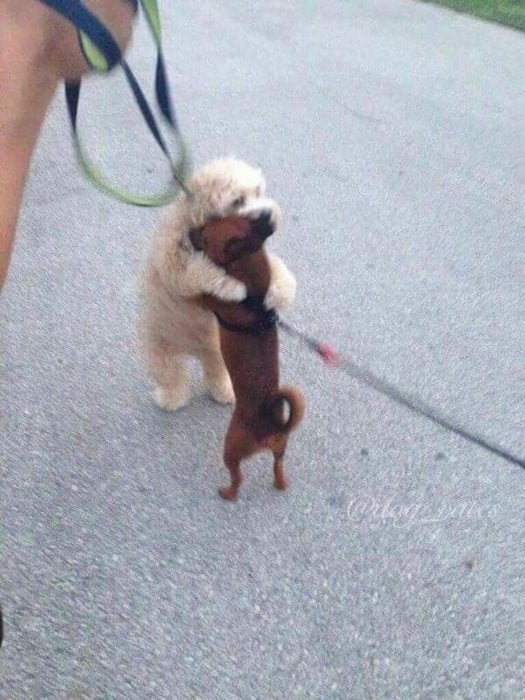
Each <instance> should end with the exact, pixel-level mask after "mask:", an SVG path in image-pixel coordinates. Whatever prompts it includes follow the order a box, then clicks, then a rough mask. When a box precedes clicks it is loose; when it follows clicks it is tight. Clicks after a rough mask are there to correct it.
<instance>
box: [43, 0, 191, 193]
mask: <svg viewBox="0 0 525 700" xmlns="http://www.w3.org/2000/svg"><path fill="white" fill-rule="evenodd" d="M41 2H43V3H44V4H46V5H48V6H49V7H51V8H52V9H54V10H55V11H56V12H58V13H60V14H61V15H62V16H63V17H65V18H66V19H67V20H69V21H70V22H71V23H72V24H73V25H74V26H75V27H76V28H77V31H78V37H79V43H80V47H81V49H82V52H83V54H84V56H85V58H86V61H87V63H88V65H89V66H90V68H91V69H92V70H93V71H95V72H98V73H107V72H109V71H110V70H112V68H114V67H115V66H116V65H120V66H121V67H122V69H123V70H124V74H125V76H126V79H127V81H128V84H129V86H130V88H131V91H132V93H133V96H134V97H135V101H136V103H137V106H138V107H139V109H140V111H141V113H142V116H143V118H144V120H145V122H146V125H147V127H148V128H149V130H150V132H151V134H152V136H153V138H154V139H155V141H156V142H157V144H158V146H159V148H160V149H161V151H162V152H163V154H164V156H165V158H166V159H167V161H168V165H169V168H170V172H171V175H172V180H171V181H170V182H169V183H168V184H167V186H166V187H165V189H164V190H163V191H162V192H161V193H159V194H158V195H153V196H148V195H138V194H134V193H130V192H127V191H125V190H123V189H121V188H119V187H117V186H115V185H113V184H111V183H110V182H109V180H107V179H106V178H105V176H104V175H103V174H102V172H101V171H100V170H99V169H98V167H97V166H96V165H95V164H94V163H93V162H92V161H91V160H90V159H89V157H88V156H87V155H86V151H85V149H84V147H83V145H82V142H81V140H80V137H79V135H78V128H77V117H78V104H79V99H80V87H81V81H80V80H78V81H74V82H67V83H66V87H65V90H66V102H67V107H68V112H69V116H70V121H71V128H72V137H73V145H74V148H75V152H76V157H77V161H78V163H79V165H80V168H81V169H82V171H83V172H84V174H85V175H86V177H87V178H88V179H89V180H90V181H91V182H92V183H93V184H94V185H95V186H96V187H98V189H99V190H101V191H102V192H105V193H106V194H108V195H110V196H111V197H113V198H115V199H117V200H119V201H121V202H125V203H126V204H134V205H136V206H141V207H160V206H165V205H166V204H169V203H170V202H171V201H173V199H174V197H175V196H176V194H177V192H178V191H179V190H183V191H184V192H186V194H191V192H190V190H189V188H188V186H187V184H186V182H187V179H188V176H189V172H190V157H189V151H188V148H187V146H186V144H185V142H184V139H183V138H182V135H181V133H180V130H179V127H178V124H177V120H176V117H175V110H174V108H173V103H172V101H171V96H170V91H169V86H168V81H167V77H166V68H165V63H164V56H163V53H162V28H161V21H160V14H159V9H158V4H157V0H140V7H141V9H142V12H143V14H144V16H145V18H146V21H147V24H148V27H149V30H150V33H151V36H152V38H153V41H154V43H155V46H156V47H157V66H156V75H155V96H156V101H157V105H158V107H159V110H160V113H161V115H162V118H163V122H164V125H165V127H166V129H167V131H168V132H169V133H170V136H171V140H172V142H173V145H174V147H175V152H176V156H175V157H172V155H171V151H170V149H169V148H168V146H167V143H166V141H165V139H164V137H163V135H162V132H161V129H160V127H159V124H158V122H157V119H156V118H155V116H154V114H153V111H152V109H151V107H150V105H149V103H148V101H147V99H146V97H145V95H144V92H143V90H142V88H141V87H140V85H139V82H138V81H137V79H136V77H135V75H134V74H133V72H132V70H131V68H130V67H129V65H128V64H127V62H126V60H125V59H124V57H123V55H122V52H121V51H120V48H119V46H118V44H117V42H116V41H115V39H114V37H113V36H112V34H111V33H110V32H109V30H108V29H107V27H105V25H104V24H102V22H101V21H100V20H99V19H98V18H97V16H96V15H95V14H93V13H92V12H91V11H90V10H89V9H88V8H87V7H86V6H85V5H84V4H83V3H82V2H81V0H41ZM131 2H132V4H133V6H134V8H135V11H137V10H138V6H139V2H138V0H131Z"/></svg>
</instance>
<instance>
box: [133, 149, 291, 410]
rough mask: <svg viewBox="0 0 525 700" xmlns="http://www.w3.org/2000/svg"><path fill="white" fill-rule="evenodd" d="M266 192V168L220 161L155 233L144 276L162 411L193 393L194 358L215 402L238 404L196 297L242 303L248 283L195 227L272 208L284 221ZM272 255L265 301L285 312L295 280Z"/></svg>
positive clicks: (147, 330) (209, 317) (214, 332)
mask: <svg viewBox="0 0 525 700" xmlns="http://www.w3.org/2000/svg"><path fill="white" fill-rule="evenodd" d="M265 189H266V184H265V180H264V177H263V174H262V172H261V171H260V170H258V169H256V168H253V167H252V166H250V165H248V164H247V163H244V162H243V161H241V160H237V159H235V158H225V159H221V160H216V161H213V162H211V163H209V164H207V165H205V166H204V167H203V168H202V169H201V170H200V171H199V172H197V173H196V174H195V175H194V177H193V178H192V180H191V182H190V190H191V192H192V196H187V195H186V194H181V195H179V197H178V199H177V200H176V202H175V203H174V204H173V205H172V206H171V207H169V208H168V209H167V210H166V213H165V215H164V217H163V220H162V222H161V224H160V226H159V227H158V229H157V230H156V232H155V235H154V238H153V244H152V248H151V251H150V255H149V258H148V262H147V268H146V275H145V280H144V315H143V326H144V327H143V333H142V337H143V341H144V343H143V344H144V351H145V356H146V359H147V363H148V368H149V371H150V373H151V375H152V377H153V379H154V381H155V383H156V388H155V390H154V392H153V396H154V398H155V401H156V402H157V404H158V405H159V406H160V407H161V408H163V409H166V410H171V411H174V410H176V409H178V408H180V407H181V406H184V405H185V404H186V403H187V402H188V400H189V398H190V389H189V382H188V370H187V367H186V357H187V356H194V357H197V358H199V359H200V361H201V363H202V367H203V370H204V377H205V381H206V384H207V386H208V388H209V390H210V393H211V395H212V396H213V398H214V399H215V400H216V401H218V402H219V403H233V401H234V394H233V388H232V384H231V380H230V377H229V375H228V371H227V369H226V367H225V365H224V361H223V359H222V355H221V351H220V343H219V330H218V325H217V321H216V319H215V317H214V315H213V314H212V313H211V312H210V311H208V310H206V309H204V308H202V307H201V306H200V305H199V304H197V302H196V298H197V297H199V296H200V295H201V294H205V293H207V294H213V295H214V296H216V297H218V298H220V299H223V300H225V301H242V300H243V299H244V298H245V297H246V288H245V286H244V285H243V284H242V283H240V282H238V281H237V280H236V279H234V278H232V277H229V276H228V275H227V274H226V273H225V272H224V270H222V269H221V268H219V267H217V266H216V265H215V264H214V263H212V262H211V260H210V259H209V258H207V257H206V256H205V255H204V254H203V253H202V252H199V251H196V250H195V249H194V248H193V246H192V244H191V241H190V238H189V232H190V230H191V229H193V228H198V227H199V226H202V225H203V224H205V223H206V222H207V221H209V220H210V218H212V217H217V216H218V217H224V216H229V215H232V214H237V215H240V216H253V215H256V214H257V212H258V211H262V210H267V211H270V212H271V213H272V220H273V223H274V225H275V226H277V224H278V222H279V220H280V209H279V206H278V205H277V203H276V202H274V201H273V200H272V199H269V198H266V197H265V196H264V195H265ZM269 258H270V265H271V270H272V278H271V283H270V287H269V289H268V294H267V296H266V299H265V304H266V306H267V307H268V308H274V309H277V310H279V309H282V308H285V307H287V306H290V305H291V304H292V303H293V301H294V298H295V288H296V283H295V278H294V277H293V275H292V274H291V272H290V271H289V270H288V268H287V267H286V266H285V264H284V263H283V262H282V260H280V258H278V257H277V256H275V255H273V254H271V253H270V254H269Z"/></svg>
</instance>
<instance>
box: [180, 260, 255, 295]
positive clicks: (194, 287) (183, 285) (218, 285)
mask: <svg viewBox="0 0 525 700" xmlns="http://www.w3.org/2000/svg"><path fill="white" fill-rule="evenodd" d="M177 284H178V287H179V291H180V293H181V294H182V295H183V296H185V297H196V296H200V295H201V294H212V295H213V296H214V297H217V299H221V300H222V301H243V299H246V296H247V290H246V286H245V285H244V284H243V283H242V282H239V280H236V279H235V278H234V277H230V276H229V275H227V274H226V272H225V271H224V270H223V269H221V268H220V267H218V266H217V265H215V263H213V262H212V261H211V260H210V259H209V258H207V257H206V256H204V255H203V254H196V255H194V256H193V257H192V259H191V260H190V261H189V262H188V265H187V267H186V269H185V270H184V273H183V275H182V278H179V279H178V280H177Z"/></svg>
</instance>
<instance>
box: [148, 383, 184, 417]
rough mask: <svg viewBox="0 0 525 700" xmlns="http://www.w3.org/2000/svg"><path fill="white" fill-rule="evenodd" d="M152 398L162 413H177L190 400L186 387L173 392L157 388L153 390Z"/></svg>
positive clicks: (172, 390) (164, 388)
mask: <svg viewBox="0 0 525 700" xmlns="http://www.w3.org/2000/svg"><path fill="white" fill-rule="evenodd" d="M152 396H153V400H154V401H155V403H156V404H157V406H158V407H159V408H161V409H162V410H163V411H178V410H179V408H183V406H186V404H187V403H188V401H189V400H190V393H189V391H188V389H187V388H186V387H184V388H183V389H181V388H180V387H179V388H178V389H176V390H174V389H166V387H163V386H158V387H156V388H155V389H154V391H153V393H152Z"/></svg>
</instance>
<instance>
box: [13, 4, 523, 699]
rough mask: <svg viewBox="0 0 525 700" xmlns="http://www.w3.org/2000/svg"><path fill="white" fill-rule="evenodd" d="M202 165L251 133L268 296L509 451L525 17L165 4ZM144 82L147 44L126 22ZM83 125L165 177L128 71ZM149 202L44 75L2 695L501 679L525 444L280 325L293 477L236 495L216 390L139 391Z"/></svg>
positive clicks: (515, 381) (28, 212)
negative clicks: (353, 365) (212, 395)
mask: <svg viewBox="0 0 525 700" xmlns="http://www.w3.org/2000/svg"><path fill="white" fill-rule="evenodd" d="M163 4H164V8H163V11H164V32H165V41H166V52H167V57H168V63H169V67H170V79H171V82H172V85H173V89H174V97H175V100H176V104H177V107H178V114H179V119H180V121H181V124H182V125H183V127H184V130H185V133H186V135H187V137H188V139H189V140H190V142H191V144H192V146H193V152H194V159H195V162H196V163H197V164H199V163H202V162H204V161H206V160H208V159H210V158H214V157H217V156H220V155H229V154H236V155H238V156H239V157H242V158H245V159H246V160H248V161H250V162H253V163H259V164H260V165H261V166H262V167H263V168H264V170H265V172H266V174H267V179H268V184H269V191H270V193H271V194H272V195H273V196H275V197H276V199H277V200H278V201H279V202H280V203H281V205H282V208H283V211H284V213H285V223H284V225H283V227H282V230H280V231H279V232H278V233H277V234H276V236H275V237H274V239H273V240H272V241H271V247H272V248H273V249H274V250H276V251H277V252H279V253H280V254H281V255H282V256H283V258H284V259H285V260H286V261H287V263H288V264H289V266H290V267H291V269H292V270H294V271H295V273H296V275H297V278H298V282H299V290H300V292H299V297H298V301H297V304H296V307H295V308H294V310H293V311H292V312H291V313H290V314H288V316H287V318H288V320H289V321H291V322H293V323H294V324H295V325H296V326H298V327H299V328H302V329H303V330H306V331H308V332H310V333H312V334H314V335H316V336H319V337H320V338H323V339H327V340H330V341H332V342H333V344H335V345H336V346H337V347H338V348H339V349H341V350H342V351H344V352H346V353H348V354H349V355H350V356H351V357H352V358H354V359H355V360H356V361H358V362H360V363H362V364H364V365H366V366H367V367H370V368H371V369H372V370H373V371H375V372H376V373H377V374H379V375H380V376H382V377H384V378H385V379H388V380H389V381H392V382H394V383H396V384H397V385H398V386H400V387H401V388H402V389H403V390H406V391H408V392H411V393H413V394H415V395H417V396H418V397H419V398H421V399H422V400H425V401H426V402H428V403H430V404H432V405H434V406H436V407H437V408H439V409H440V410H441V411H442V412H443V413H445V414H446V415H447V416H449V417H450V418H452V419H454V420H456V421H457V422H459V423H460V424H461V425H462V426H464V427H466V428H469V429H471V430H473V431H475V432H477V433H479V434H481V435H483V436H485V437H486V438H487V439H490V440H491V441H494V442H497V443H499V444H501V445H502V446H504V447H505V448H507V449H508V450H510V451H512V452H513V453H515V454H517V455H521V456H522V457H523V455H524V454H525V431H524V414H525V405H524V365H525V362H524V347H525V334H524V324H523V308H524V296H523V288H524V281H525V280H524V269H525V244H524V238H523V235H524V231H523V218H522V214H521V213H520V204H522V202H520V197H521V195H522V192H523V189H522V185H520V182H519V172H518V168H519V164H520V160H521V161H522V160H523V120H522V118H523V113H524V92H523V66H524V65H525V42H524V37H523V35H521V34H519V33H518V32H515V31H512V30H510V29H505V28H502V27H499V26H494V25H490V24H487V23H484V22H481V21H479V20H476V19H472V18H469V17H466V16H462V15H458V14H454V13H451V12H449V11H447V10H444V9H441V8H436V7H433V6H429V5H426V4H425V5H423V4H417V3H413V2H408V1H406V2H400V1H399V2H398V1H396V2H388V3H386V2H379V0H373V1H372V2H371V1H369V0H366V1H365V0H361V1H357V0H356V1H354V2H351V3H350V2H336V1H335V0H326V2H323V3H314V2H297V3H288V2H278V1H277V0H270V1H266V2H262V1H260V0H256V1H255V2H250V3H246V2H241V1H240V0H224V2H221V3H213V2H208V1H206V2H199V3H173V6H172V4H171V3H163ZM130 60H131V62H132V64H133V65H134V66H135V67H136V68H137V71H138V73H139V75H140V76H141V77H142V79H143V80H144V81H146V80H147V79H149V78H151V76H152V73H153V68H154V54H153V49H152V46H151V42H150V41H149V39H148V37H147V34H146V33H144V32H143V31H142V30H141V31H139V32H138V33H137V36H136V40H135V46H134V49H133V51H132V53H131V56H130ZM81 130H82V134H83V137H84V139H85V142H86V144H88V148H89V150H90V152H91V153H92V154H94V156H95V157H96V158H97V159H99V160H100V162H103V163H104V164H105V165H106V167H107V169H108V170H109V172H110V174H111V176H112V177H113V178H115V179H116V178H119V181H120V182H121V183H125V184H128V185H130V186H135V187H136V188H139V189H147V188H148V187H149V186H150V185H151V186H154V185H155V183H157V184H158V183H159V182H162V179H163V178H164V177H165V176H166V173H165V172H164V170H163V166H162V164H161V163H160V160H159V158H158V156H157V152H156V150H155V149H154V148H153V146H152V145H151V143H150V139H149V136H148V135H147V133H146V132H145V131H144V127H143V125H142V122H141V119H140V117H139V116H138V114H137V112H136V110H135V108H134V105H133V103H132V100H131V98H130V97H129V95H128V93H127V91H126V90H125V88H124V86H123V81H122V78H121V77H119V76H116V77H114V78H112V79H111V80H94V81H93V82H91V83H90V84H88V85H86V89H85V90H84V91H83V101H82V104H81ZM157 217H158V213H157V212H151V211H145V210H140V209H133V208H128V207H125V206H124V205H120V204H117V203H114V202H112V201H111V200H109V199H106V198H105V197H104V196H102V195H100V194H99V193H97V191H95V190H94V189H93V188H92V187H90V186H89V185H88V184H87V183H86V182H85V181H84V180H83V179H82V177H81V175H80V174H79V173H78V171H77V169H76V167H75V164H74V158H73V155H72V150H71V146H70V140H69V133H68V126H67V121H66V116H65V111H64V105H63V99H62V96H61V95H59V96H57V100H56V104H55V105H54V107H53V110H52V112H51V114H50V116H49V119H48V121H47V123H46V127H45V129H44V132H43V134H42V138H41V141H40V144H39V149H38V153H37V155H36V158H35V161H34V167H33V173H32V177H31V180H30V182H29V185H28V189H27V193H26V199H25V208H24V213H23V216H22V220H21V223H20V235H19V239H18V242H17V249H16V255H15V258H14V260H13V266H12V268H11V274H10V278H9V285H8V288H7V290H6V292H5V296H4V297H3V299H2V308H1V317H2V350H1V353H2V355H1V357H2V360H1V361H2V377H1V396H2V402H1V410H2V432H1V448H2V449H1V455H2V465H1V467H2V472H1V484H0V488H1V502H0V511H1V514H0V515H1V525H2V540H3V541H2V548H3V552H2V559H1V571H0V578H1V588H0V590H1V603H2V606H3V611H4V628H5V640H4V646H3V648H2V650H1V651H0V697H1V698H2V699H5V700H18V699H23V700H26V699H27V698H38V699H40V698H53V699H54V698H65V699H68V700H69V699H71V698H111V699H113V698H126V699H137V700H143V699H144V698H155V699H157V698H170V699H171V698H177V699H178V698H181V699H183V698H193V699H197V698H200V699H205V700H209V699H215V698H218V699H220V700H223V699H225V700H226V699H229V698H242V699H244V698H246V699H248V698H250V699H251V698H261V699H266V698H276V699H280V698H287V697H293V698H319V699H321V698H322V699H323V700H324V699H325V698H341V699H347V698H357V699H361V698H366V699H377V700H379V699H381V700H387V699H388V700H390V699H391V698H393V699H397V698H400V699H405V698H410V699H412V698H424V699H427V698H451V699H455V700H459V699H467V698H468V699H472V700H478V699H480V698H481V699H484V698H491V699H492V698H503V699H505V700H506V699H509V698H511V699H514V698H515V699H516V700H518V699H520V700H521V698H523V697H524V692H525V691H524V688H525V656H524V648H525V645H524V630H525V566H524V553H523V525H524V516H525V505H524V498H523V488H524V485H525V472H524V471H523V470H522V469H520V468H519V467H518V466H515V465H512V464H509V463H507V462H505V461H504V460H502V459H499V458H497V457H495V456H493V455H491V454H489V453H487V452H485V451H483V450H482V449H480V448H479V447H476V446H474V445H471V444H469V443H468V442H466V441H465V440H463V439H461V438H460V437H457V436H454V435H451V434H450V433H448V432H447V431H446V430H443V429H441V428H439V427H437V426H435V425H433V424H432V423H430V422H428V421H426V420H425V419H424V418H421V417H418V416H415V415H413V414H411V413H409V412H407V411H406V410H404V409H402V408H400V407H399V406H397V405H396V404H394V403H392V402H391V401H389V400H388V399H385V398H384V397H382V396H380V395H378V394H377V393H376V392H374V391H373V390H371V389H368V388H366V387H364V386H361V385H359V384H358V383H357V382H355V381H354V380H352V379H350V378H348V377H346V376H345V375H343V374H341V373H339V372H338V371H337V370H333V369H330V368H327V367H325V366H324V365H323V364H322V363H321V362H320V360H319V359H318V358H316V357H315V356H313V355H311V354H309V353H308V351H306V350H305V349H304V348H303V347H302V346H301V345H299V344H298V343H297V342H295V341H293V340H291V339H288V338H286V337H283V338H282V349H281V353H282V373H283V377H284V379H285V380H286V381H287V382H290V383H294V384H297V385H299V386H300V387H302V389H303V390H304V393H305V395H306V399H307V402H308V413H307V419H306V421H305V423H304V425H303V426H302V428H301V429H300V431H299V432H298V433H297V434H296V435H295V436H294V438H293V439H292V440H291V442H290V448H289V451H288V460H287V462H288V469H289V474H290V478H291V487H290V490H289V491H288V492H286V493H279V492H276V491H274V490H273V489H272V487H271V473H270V471H271V470H270V464H269V461H268V460H267V459H265V458H257V459H256V460H255V462H254V463H252V464H251V465H249V466H248V467H247V468H246V481H245V485H244V487H243V490H242V493H241V497H240V500H239V502H238V503H237V504H236V505H232V504H230V503H225V502H223V501H221V500H220V499H219V498H218V496H217V487H218V486H219V485H220V484H221V483H225V480H226V473H225V470H224V468H223V466H222V464H221V449H222V440H223V436H224V431H225V427H226V425H227V422H228V416H229V410H228V409H225V408H222V407H219V406H217V405H215V404H213V403H212V402H211V400H209V399H208V398H207V397H206V396H205V395H204V394H203V392H202V391H201V390H200V389H199V384H198V381H197V385H196V391H197V393H198V394H199V395H198V397H197V398H196V399H195V400H194V401H193V403H192V404H191V405H190V406H189V407H188V408H187V409H185V410H184V411H183V412H181V413H179V414H175V415H170V414H165V413H162V412H161V411H159V410H158V409H156V408H155V406H154V405H153V404H152V402H151V400H150V396H149V391H150V385H149V382H148V380H147V378H146V377H145V375H144V371H143V367H142V363H141V359H140V356H139V354H138V351H137V343H136V332H135V328H136V319H137V312H138V308H139V306H138V294H137V289H138V279H139V276H140V269H141V264H142V260H143V259H144V253H145V251H146V250H147V245H148V241H149V237H150V231H151V229H152V227H153V226H154V224H155V222H156V220H157Z"/></svg>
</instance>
